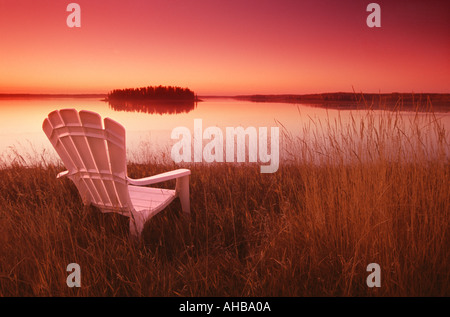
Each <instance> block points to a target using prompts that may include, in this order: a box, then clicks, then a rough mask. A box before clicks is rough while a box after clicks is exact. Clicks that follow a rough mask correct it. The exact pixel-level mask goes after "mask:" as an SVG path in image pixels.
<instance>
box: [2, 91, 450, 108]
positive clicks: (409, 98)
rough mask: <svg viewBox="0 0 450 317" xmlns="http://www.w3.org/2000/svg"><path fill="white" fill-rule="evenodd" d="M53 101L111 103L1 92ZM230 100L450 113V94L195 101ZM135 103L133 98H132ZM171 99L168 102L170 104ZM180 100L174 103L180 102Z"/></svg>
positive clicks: (103, 97) (278, 96)
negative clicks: (56, 99) (430, 107)
mask: <svg viewBox="0 0 450 317" xmlns="http://www.w3.org/2000/svg"><path fill="white" fill-rule="evenodd" d="M37 98H42V99H49V98H98V99H100V100H101V101H108V94H106V93H105V94H32V93H28V94H25V93H22V94H11V93H0V99H37ZM214 98H217V99H219V98H226V99H235V100H244V101H251V102H273V103H290V104H299V103H302V104H310V105H316V106H317V107H320V108H333V109H342V110H347V109H363V108H371V109H382V108H386V109H397V108H399V109H404V110H416V109H417V108H420V109H426V108H429V105H430V103H431V105H432V108H433V110H438V111H444V112H450V93H417V94H414V93H384V94H380V93H353V92H352V93H350V92H335V93H318V94H252V95H229V96H226V95H225V96H220V95H209V96H208V95H203V96H202V95H200V96H197V97H196V99H195V100H194V101H196V102H198V101H203V100H202V99H214ZM130 100H132V99H130ZM167 101H169V100H166V102H167ZM176 101H179V100H173V102H176Z"/></svg>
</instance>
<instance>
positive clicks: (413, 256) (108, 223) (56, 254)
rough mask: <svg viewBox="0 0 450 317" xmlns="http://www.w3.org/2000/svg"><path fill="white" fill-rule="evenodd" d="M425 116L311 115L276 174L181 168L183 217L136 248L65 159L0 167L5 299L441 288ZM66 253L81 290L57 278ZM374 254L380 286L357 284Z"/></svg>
mask: <svg viewBox="0 0 450 317" xmlns="http://www.w3.org/2000/svg"><path fill="white" fill-rule="evenodd" d="M433 118H434V119H433ZM363 119H364V120H363ZM424 120H428V121H426V122H425V121H420V120H418V119H414V118H413V120H411V121H410V122H409V123H407V122H406V123H405V122H403V121H402V119H401V116H398V115H397V114H396V113H387V112H386V113H384V114H382V116H381V117H378V116H375V115H374V114H373V113H372V112H368V113H367V114H366V115H365V116H364V118H361V119H359V118H356V117H353V118H352V121H353V122H352V121H350V122H349V123H342V122H339V121H336V122H326V123H323V124H322V127H320V125H321V123H318V122H316V123H314V124H313V125H312V126H311V127H310V128H308V129H307V130H305V131H304V132H305V133H303V135H302V137H300V138H296V137H290V136H289V135H287V134H285V135H284V137H283V140H284V143H283V146H284V147H285V146H286V145H288V146H289V148H290V149H291V150H293V149H294V150H293V153H294V154H295V156H293V157H291V158H288V159H285V160H284V161H283V162H281V164H280V169H279V170H278V172H276V173H274V174H260V173H259V166H256V165H232V164H225V163H223V164H197V165H195V164H192V165H189V166H188V167H189V168H190V169H191V170H192V176H191V182H190V186H191V209H192V217H191V218H190V219H184V218H183V217H182V216H181V215H180V204H179V203H178V202H176V203H174V204H172V205H170V207H168V208H167V209H166V210H165V212H162V213H160V214H159V215H157V216H156V217H155V218H153V219H152V220H151V221H150V222H149V223H148V224H147V226H146V228H145V230H144V237H143V240H142V241H141V243H139V244H134V243H133V242H132V241H131V240H130V239H129V236H128V221H127V219H126V218H125V217H122V216H120V215H113V214H101V213H100V212H98V211H97V210H95V209H94V208H88V207H83V205H82V203H81V200H80V198H79V196H78V193H77V191H76V189H75V187H74V185H73V184H72V183H70V181H68V180H58V179H56V178H55V175H56V174H57V172H59V171H61V170H63V167H62V166H59V165H54V164H46V163H36V164H35V166H32V167H26V166H23V165H22V164H14V165H12V166H3V168H2V169H1V170H0V193H1V195H0V237H1V241H2V243H1V246H0V263H1V265H0V295H1V296H180V295H181V296H449V295H450V271H449V267H450V262H449V259H450V257H449V256H450V235H449V228H450V226H449V219H450V215H449V206H450V204H449V203H450V201H449V200H450V189H449V184H450V167H449V164H448V156H447V155H448V154H446V153H445V151H446V150H448V136H447V134H446V133H447V132H446V131H445V129H444V127H443V126H440V125H439V123H438V120H435V117H434V115H433V114H430V115H429V116H427V118H426V119H424ZM424 122H425V123H424ZM423 124H427V126H429V127H431V130H430V131H429V133H428V134H426V135H425V134H424V133H423V131H424V130H423V128H424V126H423ZM362 126H364V127H362ZM324 127H325V129H324ZM321 133H322V134H321ZM430 133H431V134H433V135H434V136H435V137H436V138H437V143H436V144H435V145H432V144H431V141H429V139H428V138H429V134H430ZM322 141H325V143H323V142H322ZM324 144H327V147H325V146H324ZM296 147H297V148H296ZM392 149H394V151H392ZM319 161H320V162H319ZM175 167H179V166H175V165H174V164H170V163H168V164H151V163H148V164H130V165H129V169H128V170H129V175H130V176H131V177H134V178H136V177H143V176H148V175H150V174H155V173H158V172H163V171H166V170H170V169H173V168H175ZM72 262H76V263H78V264H80V266H81V280H82V281H81V283H82V285H81V288H69V287H67V285H66V277H67V276H68V274H69V273H67V272H66V266H67V265H68V264H69V263H72ZM372 262H376V263H379V264H380V266H381V279H382V281H381V283H382V284H381V288H368V287H367V285H366V277H367V276H368V274H369V273H368V272H366V266H367V265H368V264H369V263H372Z"/></svg>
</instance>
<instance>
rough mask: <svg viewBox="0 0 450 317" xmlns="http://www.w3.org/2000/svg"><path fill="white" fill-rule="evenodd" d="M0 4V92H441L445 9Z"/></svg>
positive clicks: (417, 4) (447, 42) (419, 5)
mask: <svg viewBox="0 0 450 317" xmlns="http://www.w3.org/2000/svg"><path fill="white" fill-rule="evenodd" d="M71 2H72V1H63V0H58V1H54V0H52V1H48V0H40V1H33V0H0V93H5V92H12V93H26V92H31V93H83V92H86V93H97V92H98V93H106V92H108V91H110V90H112V89H115V88H127V87H141V86H148V85H160V84H161V85H176V86H182V87H189V88H191V89H192V90H194V91H195V92H197V93H198V94H200V95H210V94H220V95H233V94H252V93H275V94H277V93H316V92H334V91H352V86H353V87H354V88H355V90H356V91H362V92H368V93H369V92H382V93H387V92H392V91H398V92H415V93H420V92H447V93H450V76H449V75H450V38H449V35H450V2H449V1H433V0H431V1H412V0H409V1H407V0H401V1H394V0H391V1H374V2H376V3H378V4H380V6H381V28H369V27H368V26H367V25H366V18H367V16H368V15H369V12H366V7H367V5H368V4H369V3H370V2H371V1H355V0H341V1H331V0H329V1H325V0H318V1H313V0H309V1H301V0H291V1H289V0H279V1H274V0H272V1H265V0H227V1H223V0H220V1H219V0H196V1H195V0H194V1H190V0H183V1H182V0H177V1H175V0H158V1H134V0H129V1H117V0H108V1H106V0H96V1H88V0H78V1H73V2H76V3H78V4H79V5H80V6H81V28H69V27H67V25H66V18H67V16H68V15H69V12H66V7H67V5H68V4H69V3H71Z"/></svg>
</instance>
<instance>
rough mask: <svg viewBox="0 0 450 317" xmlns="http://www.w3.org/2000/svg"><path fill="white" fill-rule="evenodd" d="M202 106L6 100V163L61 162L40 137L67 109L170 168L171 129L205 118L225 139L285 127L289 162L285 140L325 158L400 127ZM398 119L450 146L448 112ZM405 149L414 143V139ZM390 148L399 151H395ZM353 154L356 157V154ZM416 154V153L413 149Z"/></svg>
mask: <svg viewBox="0 0 450 317" xmlns="http://www.w3.org/2000/svg"><path fill="white" fill-rule="evenodd" d="M202 99H203V101H200V102H198V103H196V104H192V105H187V106H186V107H182V108H181V109H178V110H176V109H175V108H174V107H173V106H166V107H163V108H158V107H151V106H148V105H143V106H140V107H137V108H136V107H133V109H134V110H133V111H130V109H131V108H130V107H129V105H128V106H127V105H120V104H119V105H117V104H116V105H114V104H113V105H111V104H109V103H108V102H105V101H102V100H100V99H99V98H72V97H71V98H11V99H7V98H2V99H0V151H1V153H2V155H1V157H0V160H1V161H2V162H3V163H6V164H9V163H11V162H12V161H14V160H20V161H21V162H22V163H27V164H28V163H32V162H33V161H36V160H46V161H53V160H54V159H55V158H56V152H55V151H54V150H53V148H52V147H51V145H50V142H49V141H48V139H47V138H46V136H45V134H44V133H43V131H42V122H43V120H44V119H45V118H46V116H47V115H48V113H50V112H51V111H53V110H55V109H63V108H75V109H77V110H83V109H84V110H91V111H94V112H97V113H99V114H100V115H101V116H102V117H109V118H111V119H114V120H116V121H118V122H119V123H121V124H122V125H123V126H124V127H125V128H126V131H127V151H128V153H127V155H128V158H129V160H130V161H136V162H142V161H147V160H149V158H150V157H154V158H158V159H162V160H170V161H171V160H172V159H171V157H170V149H171V147H172V146H173V145H174V144H175V143H176V142H177V141H178V140H172V139H171V132H172V130H173V129H174V128H177V127H186V128H188V129H190V130H191V131H193V129H194V120H195V119H202V127H203V129H206V128H207V127H219V128H220V129H223V134H224V135H225V128H226V127H238V126H242V127H244V128H247V127H255V128H256V130H257V131H258V128H260V127H267V128H268V131H270V127H279V129H280V138H281V140H280V142H281V143H282V144H283V146H281V149H280V151H281V152H280V155H281V156H283V157H285V156H286V154H287V153H288V154H290V155H294V156H295V153H294V154H293V152H292V151H293V147H292V146H290V145H286V144H285V141H286V138H289V139H292V140H297V141H300V142H298V144H303V145H305V146H306V145H309V146H312V147H313V148H314V149H315V150H314V151H313V152H315V153H312V152H311V151H310V152H311V153H310V155H312V156H315V155H317V156H321V155H325V156H326V155H327V154H326V152H327V151H328V150H327V149H328V148H329V147H333V144H334V143H333V142H338V143H340V144H341V143H342V142H347V143H348V142H349V141H348V140H347V139H346V137H345V136H343V135H342V132H343V130H345V129H347V128H348V127H349V126H353V128H354V131H353V132H349V131H347V132H349V133H350V134H355V138H356V139H358V138H359V139H361V142H366V141H367V140H366V141H364V140H363V138H362V137H358V133H360V132H361V129H366V130H367V127H368V126H370V124H371V123H370V121H372V124H373V125H374V126H376V129H383V127H386V125H388V124H391V125H392V124H395V125H397V123H395V122H389V121H395V120H393V118H392V117H391V119H383V120H384V121H383V120H381V119H380V122H378V123H374V122H373V121H374V120H375V121H377V119H376V118H382V113H383V112H382V111H374V112H372V114H373V115H374V116H373V117H372V118H371V119H370V118H368V117H367V113H368V111H367V110H337V109H326V108H322V107H318V106H314V105H307V104H289V103H275V102H252V101H243V100H237V99H232V98H202ZM174 109H175V110H174ZM400 117H401V118H402V120H401V121H404V123H403V124H404V126H402V128H401V133H404V134H405V135H407V136H410V135H411V134H417V135H419V134H420V137H421V138H424V139H426V140H427V142H430V145H429V146H431V147H433V144H434V143H436V142H437V139H439V138H441V141H442V138H443V139H444V141H445V143H446V144H447V145H448V144H449V134H448V130H449V128H450V115H449V114H448V113H445V112H442V113H435V114H434V116H433V117H432V118H431V119H430V116H429V115H427V114H424V113H419V114H416V113H414V112H401V113H400ZM374 118H375V119H374ZM418 118H419V119H418ZM367 120H368V122H366V121H367ZM414 120H416V121H417V120H422V121H421V122H420V123H419V124H418V125H417V127H415V128H413V129H412V130H411V131H410V132H408V129H409V126H410V122H412V121H414ZM416 121H415V122H416ZM431 121H433V122H438V123H439V125H440V127H442V128H443V130H445V131H444V135H442V133H439V132H436V131H435V130H436V128H435V127H434V126H433V124H432V123H431ZM330 131H331V134H333V135H335V137H336V139H335V140H333V137H332V136H330ZM344 132H345V131H344ZM389 133H390V132H389V129H387V130H386V131H384V134H387V135H386V137H389V135H388V134H389ZM382 134H383V133H380V135H382ZM439 135H440V136H439ZM269 136H270V134H269ZM376 137H377V138H378V137H379V136H376ZM366 139H367V138H366ZM205 142H208V141H205V140H204V142H203V143H205ZM352 142H353V141H352ZM405 142H409V143H411V142H410V141H408V140H406V141H405ZM420 142H421V141H420ZM247 144H248V142H247ZM355 146H356V145H355ZM390 146H391V147H392V148H395V147H396V146H397V145H395V144H391V145H390ZM427 146H428V145H427ZM388 147H389V146H388ZM351 151H353V152H354V150H351ZM411 151H415V150H414V149H413V148H411ZM427 151H428V150H427ZM434 152H435V151H434V150H433V149H431V150H430V152H429V154H427V155H430V156H432V155H433V153H434ZM445 155H446V158H447V159H448V157H449V151H448V148H446V149H445ZM19 157H20V158H19Z"/></svg>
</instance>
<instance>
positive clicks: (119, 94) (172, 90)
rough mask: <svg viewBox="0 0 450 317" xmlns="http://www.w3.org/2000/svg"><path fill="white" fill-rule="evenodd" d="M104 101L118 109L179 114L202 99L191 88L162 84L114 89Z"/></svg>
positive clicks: (192, 107)
mask: <svg viewBox="0 0 450 317" xmlns="http://www.w3.org/2000/svg"><path fill="white" fill-rule="evenodd" d="M104 101H107V102H108V104H109V106H110V108H112V109H113V110H116V111H129V112H144V113H150V114H153V113H158V114H178V113H183V112H184V113H187V112H189V111H191V110H193V109H195V107H196V105H197V102H198V101H201V100H200V99H198V96H197V95H196V94H195V93H194V92H193V91H192V90H190V89H189V88H181V87H173V86H161V85H160V86H148V87H140V88H126V89H114V90H112V91H111V92H109V93H108V94H107V96H106V98H105V99H104Z"/></svg>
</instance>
